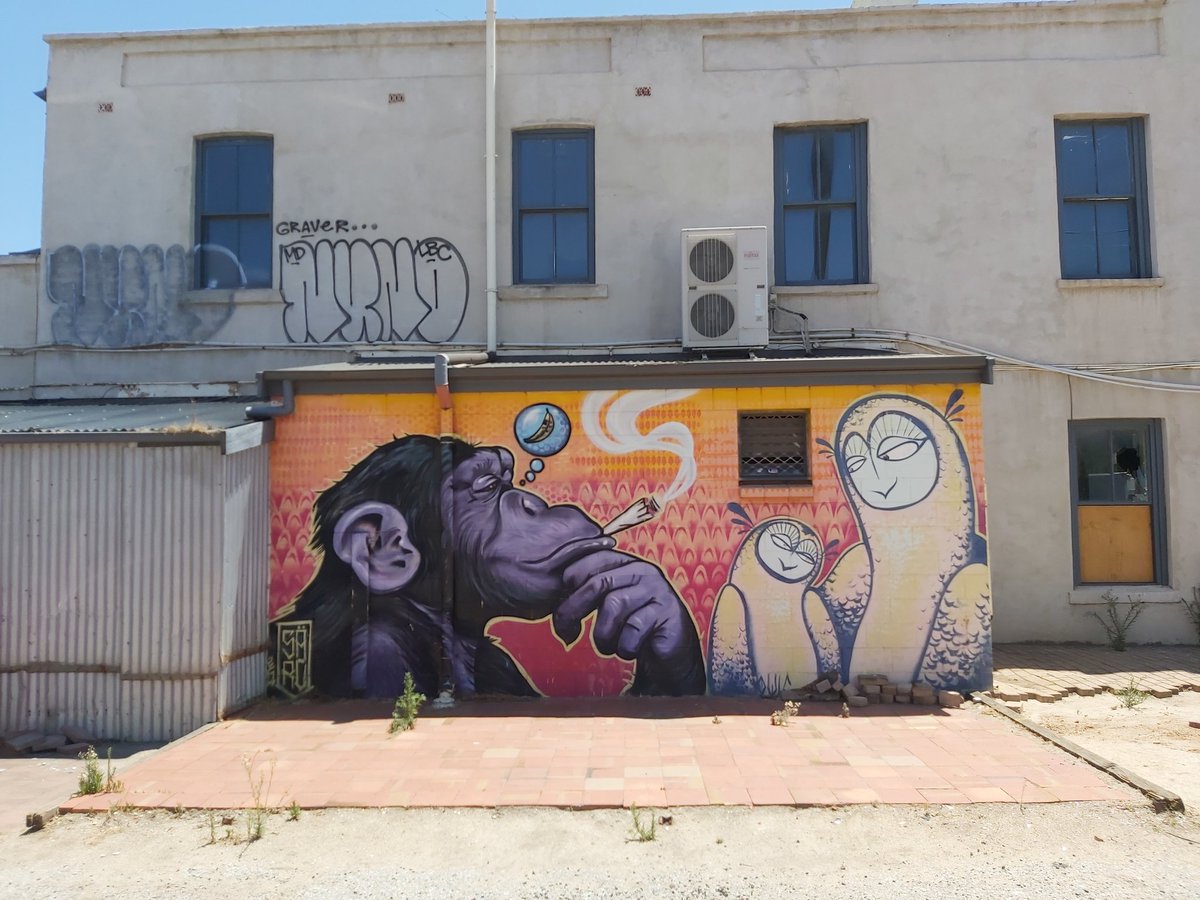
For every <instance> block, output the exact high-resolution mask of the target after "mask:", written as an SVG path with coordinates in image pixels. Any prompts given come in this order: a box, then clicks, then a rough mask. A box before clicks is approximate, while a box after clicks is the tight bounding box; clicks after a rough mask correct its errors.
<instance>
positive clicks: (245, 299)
mask: <svg viewBox="0 0 1200 900" xmlns="http://www.w3.org/2000/svg"><path fill="white" fill-rule="evenodd" d="M184 297H185V298H186V300H187V302H188V303H219V304H227V303H234V304H237V305H238V306H247V305H249V304H252V303H268V304H269V303H282V302H283V295H281V294H280V293H279V290H278V289H277V288H233V289H230V288H206V289H197V290H192V291H188V292H187V293H186V294H185V295H184Z"/></svg>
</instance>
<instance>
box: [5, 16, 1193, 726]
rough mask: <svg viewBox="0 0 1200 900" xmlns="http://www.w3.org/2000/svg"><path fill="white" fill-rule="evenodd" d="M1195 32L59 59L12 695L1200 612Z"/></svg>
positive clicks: (939, 24)
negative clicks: (1113, 604) (1110, 612)
mask: <svg viewBox="0 0 1200 900" xmlns="http://www.w3.org/2000/svg"><path fill="white" fill-rule="evenodd" d="M1198 37H1200V9H1197V8H1196V7H1195V4H1191V3H1186V2H1182V0H1076V2H1043V3H1010V4H996V5H982V6H981V5H962V6H921V5H911V6H900V7H896V6H885V7H881V8H874V7H870V6H865V7H864V8H850V9H840V10H831V11H822V12H802V13H801V12H797V13H754V14H744V15H695V16H677V17H630V18H611V19H563V20H545V21H540V20H539V21H513V20H502V21H500V22H498V23H495V26H494V28H493V27H492V26H491V25H490V24H489V23H480V22H453V23H428V24H415V25H414V24H406V25H373V26H349V27H333V26H331V27H313V28H261V29H247V30H237V31H194V32H174V33H148V34H111V35H57V36H52V37H49V38H48V39H47V40H48V41H49V43H50V47H51V57H50V72H49V82H48V85H47V95H46V111H47V123H46V165H45V202H44V217H43V240H42V248H41V251H40V253H36V254H31V255H24V256H19V257H17V256H14V257H7V258H4V259H2V260H0V310H3V315H4V318H5V320H6V322H8V326H9V327H8V328H6V330H5V333H6V338H5V340H4V343H5V344H6V345H7V346H5V347H3V348H0V397H3V398H4V399H5V400H6V401H7V403H5V404H4V405H3V406H0V472H3V473H4V474H3V478H4V487H3V489H4V491H5V492H6V494H8V495H9V496H10V497H13V498H16V499H15V500H14V501H13V502H10V503H8V504H6V513H5V515H6V516H8V518H9V528H8V529H7V533H8V534H10V535H14V534H15V535H18V536H19V537H18V539H17V540H15V541H6V542H5V545H4V546H3V547H2V548H0V553H5V554H9V555H10V557H9V560H8V562H7V563H6V565H5V567H4V569H3V572H4V574H3V576H0V577H3V579H4V580H3V582H0V588H2V590H3V592H4V595H3V597H2V600H3V610H2V614H3V616H4V617H5V626H6V627H5V628H4V629H0V631H2V632H4V634H3V635H2V636H0V650H3V652H4V659H3V660H0V702H3V704H4V707H3V715H2V716H0V725H11V724H27V723H33V722H35V721H38V720H44V719H55V718H57V719H58V720H66V719H72V720H75V719H82V720H86V721H89V722H91V723H93V724H94V725H95V727H97V728H100V729H106V730H108V731H112V732H115V731H123V733H126V734H129V735H135V734H136V735H149V734H167V733H178V732H179V731H180V730H181V729H184V728H186V727H188V726H189V725H190V724H194V723H198V722H201V721H205V720H207V719H211V718H212V717H213V716H215V715H218V714H220V713H222V712H224V711H225V710H227V709H230V708H233V707H234V706H236V705H238V704H240V703H244V702H245V701H246V700H248V699H250V698H252V697H254V696H256V695H257V694H259V693H261V691H262V690H263V687H264V684H265V679H267V678H268V677H269V679H270V680H271V682H272V683H273V684H274V685H275V686H276V687H277V688H279V690H280V691H281V692H283V693H285V694H290V695H297V694H303V693H306V692H308V691H310V690H318V691H321V692H324V693H328V694H334V695H343V694H360V693H367V694H372V695H389V694H394V693H396V692H397V689H398V685H399V682H400V679H401V678H402V677H403V674H404V673H406V672H411V673H412V674H413V675H414V677H415V678H416V680H417V682H418V684H419V685H420V686H421V687H422V689H424V690H425V692H426V693H431V692H437V691H438V690H439V689H441V688H442V687H445V686H449V687H452V688H453V689H454V690H456V691H457V692H459V693H463V694H465V693H471V692H509V693H524V694H554V693H557V694H594V693H616V692H620V691H623V690H631V691H634V692H643V693H697V692H703V691H713V692H721V693H748V694H754V695H757V694H760V693H774V692H777V691H778V690H780V689H782V688H785V687H787V686H797V685H799V684H803V683H805V682H807V681H809V680H811V679H813V678H815V677H816V676H818V675H821V674H824V673H826V672H833V673H836V674H837V675H838V676H839V677H841V678H843V679H846V678H849V677H850V676H852V675H854V674H857V673H862V672H872V671H878V672H882V673H885V674H888V675H889V676H891V677H892V678H894V679H897V680H900V681H927V682H930V683H933V684H935V685H938V686H941V687H954V688H961V689H965V690H973V689H980V688H983V687H986V686H987V685H988V684H990V679H991V644H992V641H993V640H994V641H1025V640H1044V641H1090V642H1100V641H1102V640H1103V639H1104V630H1103V628H1102V627H1101V625H1100V623H1099V622H1097V621H1096V618H1095V617H1094V615H1093V614H1094V613H1104V612H1105V611H1106V609H1107V607H1106V605H1105V601H1106V600H1107V598H1108V597H1110V596H1115V597H1116V599H1117V600H1118V605H1117V610H1118V612H1119V613H1121V614H1123V613H1124V612H1125V610H1126V609H1128V608H1129V604H1130V602H1131V601H1138V602H1140V603H1142V604H1144V606H1142V607H1141V614H1140V617H1139V618H1138V619H1137V621H1136V623H1135V624H1134V626H1133V627H1132V630H1131V631H1130V639H1131V640H1133V641H1143V642H1172V643H1174V642H1189V643H1190V642H1194V641H1195V640H1196V634H1195V633H1194V630H1193V629H1192V626H1191V624H1190V622H1189V619H1188V617H1187V615H1186V614H1185V613H1186V611H1185V609H1184V607H1183V604H1182V602H1181V601H1182V600H1185V599H1187V600H1190V599H1192V587H1193V585H1194V584H1196V583H1198V582H1200V551H1198V550H1196V549H1195V548H1194V547H1193V546H1192V545H1193V541H1192V540H1191V536H1192V535H1193V534H1195V533H1196V532H1197V529H1198V528H1200V487H1198V486H1197V483H1196V479H1194V478H1192V473H1193V472H1194V470H1195V469H1196V465H1197V462H1198V459H1197V453H1198V451H1197V450H1196V448H1197V447H1200V417H1198V416H1197V409H1198V407H1197V404H1198V403H1200V397H1197V396H1196V392H1197V391H1200V381H1198V379H1197V366H1198V365H1200V363H1198V362H1197V361H1196V350H1195V347H1196V346H1197V338H1200V321H1198V319H1197V316H1196V313H1195V311H1194V309H1193V307H1192V303H1193V299H1194V296H1195V295H1196V293H1197V288H1198V287H1200V279H1198V277H1197V275H1196V273H1195V271H1194V269H1195V267H1194V266H1193V264H1192V256H1191V252H1192V248H1193V247H1195V246H1196V245H1197V244H1198V243H1200V222H1198V221H1197V220H1196V217H1195V216H1194V215H1192V214H1191V212H1190V211H1191V210H1192V209H1194V208H1195V205H1196V204H1195V202H1194V201H1195V200H1196V199H1197V194H1198V193H1200V177H1198V176H1197V175H1196V174H1195V172H1194V166H1193V165H1192V164H1191V159H1190V153H1189V150H1188V147H1189V146H1190V139H1191V137H1193V136H1195V135H1196V134H1197V132H1198V124H1200V123H1198V121H1197V117H1196V115H1195V114H1194V113H1193V112H1192V111H1191V109H1192V107H1191V105H1190V104H1189V103H1188V102H1187V101H1186V97H1187V96H1188V93H1187V92H1188V90H1189V88H1190V86H1191V85H1193V84H1195V83H1196V82H1197V76H1200V51H1198V50H1197V46H1198V45H1200V44H1198V42H1197V40H1196V39H1197V38H1198ZM981 385H982V387H981ZM231 398H232V399H231ZM221 400H224V401H225V402H219V401H221ZM248 400H253V401H255V402H253V403H252V404H251V407H252V408H251V409H250V410H249V412H248V413H247V412H244V408H245V407H246V405H247V401H248ZM985 461H986V479H985ZM55 523H57V524H55ZM58 529H62V531H59V530H58ZM64 532H65V534H64ZM68 535H70V536H72V539H71V540H64V539H65V538H66V537H67V536H68ZM60 538H63V539H60ZM268 557H269V563H268V559H267V558H268ZM268 621H270V622H271V623H272V625H271V627H270V629H269V630H268V624H267V623H268ZM185 651H186V652H185ZM268 670H269V675H268ZM152 701H153V703H157V704H166V705H167V707H169V708H171V709H175V710H178V713H177V714H176V715H175V718H174V719H173V720H170V721H168V720H166V719H162V718H161V715H160V717H159V718H156V719H151V717H149V714H146V713H143V712H142V710H143V709H144V708H146V707H147V705H149V704H151V702H152ZM96 710H102V711H100V712H97V711H96ZM117 723H119V724H117Z"/></svg>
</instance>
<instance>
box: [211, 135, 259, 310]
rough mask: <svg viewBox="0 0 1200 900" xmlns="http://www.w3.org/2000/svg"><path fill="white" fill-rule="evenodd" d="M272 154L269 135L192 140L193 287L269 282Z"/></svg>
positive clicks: (218, 286)
mask: <svg viewBox="0 0 1200 900" xmlns="http://www.w3.org/2000/svg"><path fill="white" fill-rule="evenodd" d="M273 157H274V142H273V141H272V139H271V138H264V137H228V138H208V139H206V140H202V141H198V142H197V145H196V244H197V245H198V246H197V248H196V254H195V274H196V287H198V288H237V287H270V286H271V199H272V168H273Z"/></svg>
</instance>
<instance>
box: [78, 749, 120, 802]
mask: <svg viewBox="0 0 1200 900" xmlns="http://www.w3.org/2000/svg"><path fill="white" fill-rule="evenodd" d="M79 758H80V759H82V760H83V774H82V775H80V776H79V793H81V794H119V793H121V791H123V790H125V782H123V781H121V780H120V779H118V778H117V770H116V769H114V768H113V764H112V747H109V748H108V759H107V764H106V765H105V771H104V772H101V771H100V757H99V756H97V755H96V748H95V747H88V748H87V749H86V750H84V751H83V752H82V753H80V754H79Z"/></svg>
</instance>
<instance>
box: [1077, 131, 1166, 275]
mask: <svg viewBox="0 0 1200 900" xmlns="http://www.w3.org/2000/svg"><path fill="white" fill-rule="evenodd" d="M1146 118H1147V117H1146V116H1113V117H1109V118H1105V117H1098V118H1057V119H1055V120H1054V174H1055V188H1056V191H1057V195H1058V269H1059V274H1060V276H1061V277H1062V279H1063V280H1064V281H1087V280H1095V279H1110V278H1115V279H1127V280H1134V279H1144V278H1153V277H1154V260H1153V254H1152V253H1151V249H1152V248H1151V235H1150V201H1149V173H1148V165H1149V164H1148V158H1147V148H1146ZM1083 125H1087V126H1089V127H1091V128H1092V129H1093V131H1092V134H1093V139H1092V147H1093V153H1094V148H1095V127H1096V126H1097V125H1124V126H1125V127H1126V128H1127V130H1128V134H1129V152H1130V155H1131V159H1130V161H1129V162H1130V187H1131V189H1132V190H1133V191H1134V193H1133V194H1111V195H1110V194H1099V193H1096V194H1071V195H1068V194H1067V193H1066V191H1065V190H1064V187H1063V130H1064V129H1066V128H1078V127H1080V126H1083ZM1113 201H1121V202H1125V203H1129V204H1130V205H1131V207H1132V209H1133V216H1134V222H1133V224H1132V227H1131V228H1130V233H1129V235H1130V240H1131V241H1132V242H1133V246H1132V247H1131V248H1130V262H1131V264H1132V269H1133V272H1132V274H1129V275H1104V274H1102V273H1101V272H1100V271H1099V270H1100V268H1101V265H1100V247H1099V240H1098V236H1097V246H1096V268H1097V271H1096V272H1095V273H1086V274H1069V273H1068V272H1067V259H1066V254H1065V249H1066V244H1065V241H1064V240H1063V236H1064V227H1065V222H1064V212H1065V211H1066V207H1067V205H1068V204H1083V203H1089V204H1093V205H1095V204H1100V203H1105V202H1113Z"/></svg>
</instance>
